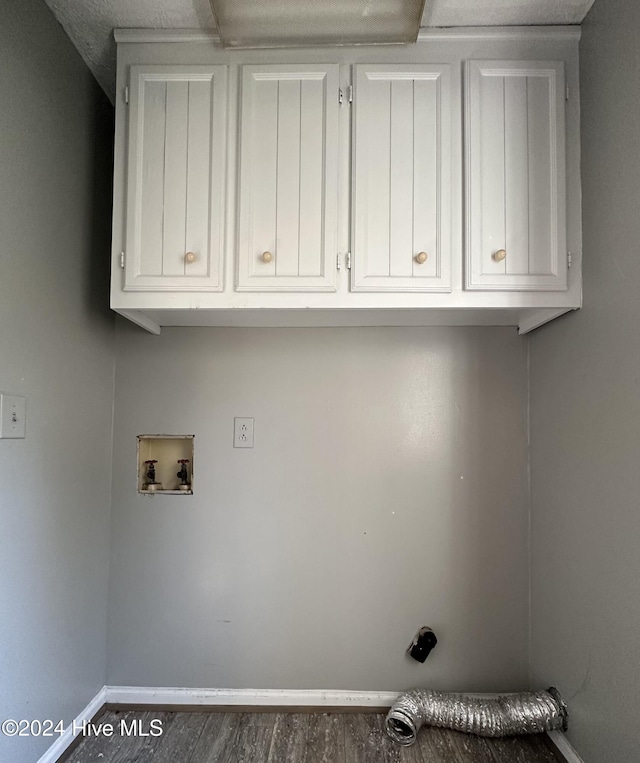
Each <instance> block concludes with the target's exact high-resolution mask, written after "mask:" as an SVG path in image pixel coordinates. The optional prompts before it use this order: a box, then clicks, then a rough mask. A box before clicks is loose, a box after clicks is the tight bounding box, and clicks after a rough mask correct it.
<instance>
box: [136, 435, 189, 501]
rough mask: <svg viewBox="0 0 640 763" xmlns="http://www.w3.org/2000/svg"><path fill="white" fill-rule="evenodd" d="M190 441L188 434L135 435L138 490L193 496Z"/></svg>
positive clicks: (143, 493)
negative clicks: (136, 442) (136, 439)
mask: <svg viewBox="0 0 640 763" xmlns="http://www.w3.org/2000/svg"><path fill="white" fill-rule="evenodd" d="M194 443H195V436H194V435H192V434H140V435H138V493H140V494H141V495H193V454H194ZM183 466H184V469H183ZM180 474H182V475H183V476H182V477H181V476H180Z"/></svg>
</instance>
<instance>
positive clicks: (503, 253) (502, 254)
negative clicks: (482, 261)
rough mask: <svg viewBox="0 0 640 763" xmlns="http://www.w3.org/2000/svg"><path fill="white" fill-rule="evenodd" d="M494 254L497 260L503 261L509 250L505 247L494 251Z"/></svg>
mask: <svg viewBox="0 0 640 763" xmlns="http://www.w3.org/2000/svg"><path fill="white" fill-rule="evenodd" d="M492 256H493V259H494V260H495V261H496V262H502V260H504V259H505V258H506V256H507V252H506V251H505V250H504V249H498V251H497V252H494V253H493V255H492Z"/></svg>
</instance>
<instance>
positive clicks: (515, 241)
mask: <svg viewBox="0 0 640 763" xmlns="http://www.w3.org/2000/svg"><path fill="white" fill-rule="evenodd" d="M465 89H466V133H465V142H466V188H467V220H466V243H467V246H466V288H467V289H472V290H473V289H477V290H514V291H523V290H539V291H553V290H564V289H566V288H567V254H566V243H565V242H566V231H565V225H566V223H565V135H564V130H565V126H564V105H565V89H564V65H563V64H562V63H561V62H545V61H469V62H467V68H466V82H465Z"/></svg>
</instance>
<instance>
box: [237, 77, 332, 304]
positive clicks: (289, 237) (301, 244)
mask: <svg viewBox="0 0 640 763" xmlns="http://www.w3.org/2000/svg"><path fill="white" fill-rule="evenodd" d="M338 72H339V67H338V65H337V64H336V65H324V64H323V65H315V64H306V65H304V66H296V67H293V66H267V65H260V66H243V67H242V115H241V149H240V156H241V159H240V167H241V169H240V222H239V236H238V273H237V287H236V288H237V290H238V291H335V289H336V278H335V274H336V267H335V263H336V256H337V249H336V245H337V220H338V217H337V214H338V208H337V204H338V130H339V124H338V109H339V105H338V87H339V77H338ZM265 253H268V254H267V255H265Z"/></svg>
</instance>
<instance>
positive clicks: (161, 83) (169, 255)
mask: <svg viewBox="0 0 640 763" xmlns="http://www.w3.org/2000/svg"><path fill="white" fill-rule="evenodd" d="M226 87H227V67H226V66H132V67H131V87H130V99H129V100H130V105H129V144H128V149H129V153H128V160H127V161H128V180H127V183H128V186H127V223H126V224H127V233H126V253H125V254H126V258H125V287H124V288H125V291H220V290H221V289H222V288H223V287H222V274H221V261H222V250H223V235H224V225H223V221H224V187H225V168H226V160H225V151H226V147H225V134H226V113H225V111H226Z"/></svg>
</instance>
